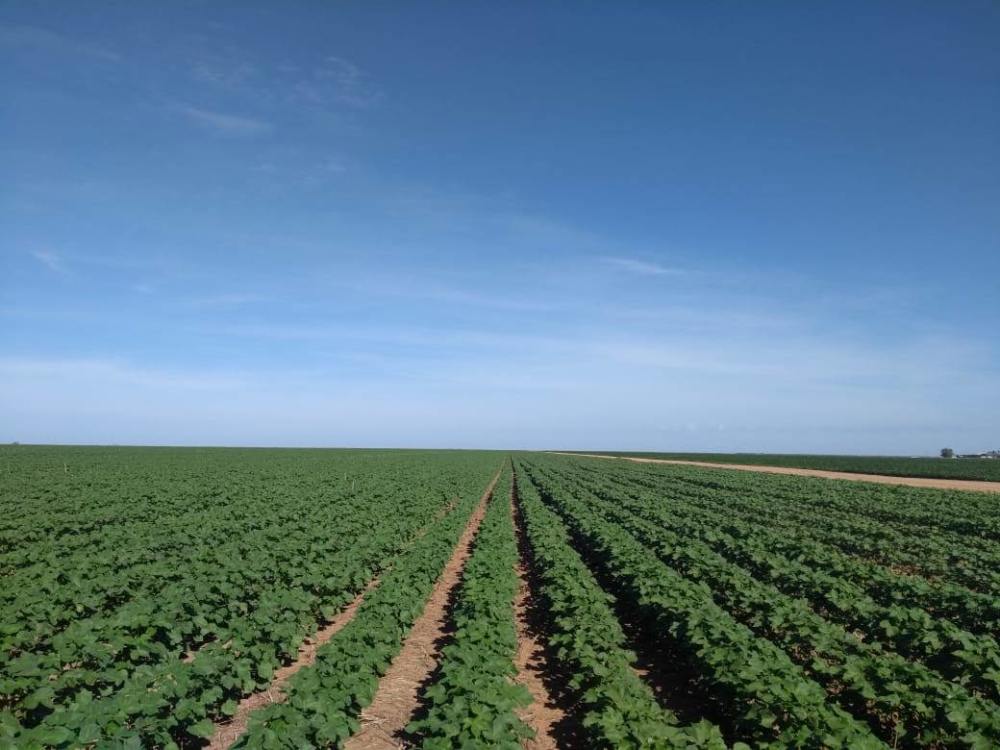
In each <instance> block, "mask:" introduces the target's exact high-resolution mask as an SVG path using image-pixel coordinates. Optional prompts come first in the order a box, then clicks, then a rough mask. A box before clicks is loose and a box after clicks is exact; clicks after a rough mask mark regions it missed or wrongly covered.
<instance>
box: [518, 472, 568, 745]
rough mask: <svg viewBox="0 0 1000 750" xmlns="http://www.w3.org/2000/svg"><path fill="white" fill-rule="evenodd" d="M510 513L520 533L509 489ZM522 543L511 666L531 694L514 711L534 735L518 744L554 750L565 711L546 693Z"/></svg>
mask: <svg viewBox="0 0 1000 750" xmlns="http://www.w3.org/2000/svg"><path fill="white" fill-rule="evenodd" d="M510 502H511V513H512V514H513V516H514V524H515V527H516V528H518V530H520V523H519V522H520V518H518V515H517V513H516V512H515V509H514V497H513V488H511V498H510ZM518 537H519V541H520V542H521V543H522V550H521V551H522V555H521V560H520V561H519V562H518V565H517V576H518V578H519V579H520V585H519V586H518V589H517V594H516V596H515V597H514V622H515V623H516V625H517V654H516V655H515V658H514V666H516V667H517V677H516V680H517V682H519V683H520V684H522V685H524V687H525V688H527V689H528V692H529V693H531V705H530V706H525V707H524V708H523V709H521V710H520V711H519V712H518V716H519V717H520V719H521V721H523V722H524V723H525V724H527V725H528V726H529V727H531V728H532V729H533V730H534V732H535V736H534V737H533V738H531V739H527V740H525V741H524V742H522V745H523V747H525V748H526V750H556V748H558V747H559V744H558V743H557V742H556V733H557V729H556V728H557V727H558V726H560V725H562V724H564V722H565V720H566V711H565V710H564V709H563V708H562V707H561V706H559V705H557V703H556V701H555V700H554V699H553V697H552V696H551V695H550V694H549V689H548V686H547V685H546V682H547V680H550V679H551V671H550V670H549V669H548V665H547V654H546V653H545V648H544V645H543V641H542V639H541V638H539V635H540V634H539V632H538V626H537V623H536V622H535V619H536V618H534V617H532V613H531V611H530V608H529V599H530V598H531V597H532V594H531V588H530V585H529V582H528V563H527V560H526V559H525V554H524V549H523V536H522V535H521V534H519V535H518Z"/></svg>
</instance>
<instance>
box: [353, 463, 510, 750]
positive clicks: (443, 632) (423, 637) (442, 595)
mask: <svg viewBox="0 0 1000 750" xmlns="http://www.w3.org/2000/svg"><path fill="white" fill-rule="evenodd" d="M499 478H500V472H497V474H496V475H495V476H494V477H493V480H492V481H491V482H490V484H489V486H488V487H487V488H486V491H485V492H484V493H483V496H482V497H481V498H480V500H479V505H478V506H476V509H475V511H473V513H472V515H471V516H470V518H469V522H468V524H467V525H466V527H465V530H464V531H463V532H462V536H461V537H460V538H459V540H458V544H457V545H455V550H454V552H453V553H452V555H451V558H450V559H449V560H448V562H447V564H446V565H445V567H444V570H443V571H442V572H441V575H440V577H439V578H438V580H437V582H436V583H435V584H434V588H433V590H432V591H431V595H430V597H429V598H428V599H427V602H426V604H425V605H424V609H423V612H421V614H420V617H419V618H417V621H416V622H415V623H414V624H413V627H412V628H411V629H410V632H409V634H408V635H407V636H406V640H405V641H404V642H403V647H402V649H401V650H400V652H399V653H398V654H397V655H396V658H395V659H393V661H392V664H391V665H390V666H389V670H388V671H387V672H386V673H385V674H384V675H383V676H382V678H381V679H380V680H379V684H378V689H377V690H376V692H375V698H374V700H373V701H372V702H371V705H369V706H368V707H367V708H366V709H365V710H364V711H362V712H361V729H360V730H359V731H358V732H357V734H355V735H354V736H353V737H351V738H350V739H349V740H348V741H347V742H346V743H345V745H344V747H345V748H346V750H397V749H398V748H400V747H407V746H408V743H409V738H407V737H406V735H405V730H406V725H407V724H409V723H410V721H411V720H412V719H413V718H414V716H415V715H416V714H417V712H418V710H419V709H420V694H421V692H422V691H423V688H424V687H425V686H426V685H427V684H428V682H429V681H430V679H431V677H432V675H433V672H434V670H435V669H436V668H437V664H438V661H439V658H440V652H441V648H442V647H443V646H444V644H445V642H446V640H447V637H448V622H449V618H448V613H449V611H450V603H451V602H452V600H453V598H454V594H455V591H456V589H457V587H458V584H459V582H460V580H461V576H462V571H463V569H464V568H465V563H466V561H467V560H468V559H469V555H470V554H471V552H472V542H473V540H474V539H475V537H476V534H477V532H478V531H479V526H480V524H482V521H483V517H484V516H485V515H486V506H487V504H488V502H489V499H490V497H491V495H492V494H493V488H494V487H495V486H496V483H497V480H498V479H499Z"/></svg>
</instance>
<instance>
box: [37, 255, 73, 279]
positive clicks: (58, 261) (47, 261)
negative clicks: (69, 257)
mask: <svg viewBox="0 0 1000 750" xmlns="http://www.w3.org/2000/svg"><path fill="white" fill-rule="evenodd" d="M31 257H32V258H34V259H35V260H37V261H38V262H39V263H41V264H42V265H43V266H45V267H46V268H48V269H49V270H50V271H52V272H53V273H59V274H65V273H68V269H67V268H66V265H65V264H64V263H63V261H62V258H60V257H59V256H58V255H56V254H55V253H54V252H52V251H51V250H32V251H31Z"/></svg>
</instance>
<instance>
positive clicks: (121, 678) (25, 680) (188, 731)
mask: <svg viewBox="0 0 1000 750" xmlns="http://www.w3.org/2000/svg"><path fill="white" fill-rule="evenodd" d="M494 460H495V459H494ZM435 463H436V462H431V463H430V464H429V465H428V464H424V463H421V464H419V465H410V466H405V465H400V466H398V467H397V469H398V471H399V477H398V479H396V480H394V479H392V478H391V475H390V477H389V478H387V477H385V476H384V475H383V477H382V479H381V482H382V485H381V486H382V488H383V489H384V490H385V491H386V492H385V494H384V495H382V494H380V493H375V492H373V493H372V494H369V495H368V496H367V497H366V496H353V495H349V496H347V497H345V498H344V500H342V501H337V502H333V503H332V504H331V505H326V504H324V503H322V502H317V503H310V502H309V498H308V497H303V496H298V497H296V496H295V495H294V494H292V495H291V496H290V497H288V498H287V499H286V500H285V501H284V502H281V503H279V504H277V506H276V507H275V508H273V509H268V508H267V507H266V506H267V502H268V498H267V497H266V496H265V497H263V498H250V500H251V501H253V502H252V503H251V505H252V506H253V507H254V508H255V509H257V510H258V511H260V517H259V518H258V520H257V525H258V527H259V528H258V529H257V530H256V531H255V532H254V533H246V534H236V535H233V534H228V535H227V534H225V533H222V531H220V528H219V525H218V524H206V525H204V526H203V527H202V528H191V529H190V530H189V532H188V533H189V537H190V541H191V544H190V547H189V554H190V555H191V559H190V560H189V561H188V562H187V563H186V564H184V565H181V566H175V567H178V568H179V569H178V570H177V573H176V576H177V578H176V581H173V582H171V583H170V584H169V585H167V586H165V587H164V588H163V589H162V590H161V591H159V592H151V593H150V594H147V595H143V596H140V597H138V598H136V599H134V600H130V601H126V602H124V603H122V604H120V605H119V606H117V607H115V608H112V609H110V610H108V611H106V612H102V613H101V614H100V615H99V616H92V617H83V618H81V619H79V620H73V621H71V622H70V624H69V625H68V626H67V627H66V628H65V629H64V630H63V631H62V632H55V633H54V634H53V635H52V636H50V637H48V638H44V639H41V640H40V641H39V642H38V643H39V645H38V646H36V648H34V649H33V650H32V651H14V653H11V652H7V653H5V654H4V655H3V656H4V661H3V662H2V665H0V666H2V671H0V688H2V689H0V695H2V700H3V702H4V705H3V708H4V709H5V710H4V711H3V713H0V737H4V736H6V737H7V738H9V739H11V740H12V741H14V742H15V744H16V745H17V746H19V747H33V746H41V745H46V746H60V745H68V746H75V745H78V744H82V743H86V742H92V741H98V740H101V741H114V742H117V743H120V744H127V743H130V742H133V741H138V742H140V743H143V744H156V745H158V746H164V747H170V746H174V745H176V744H181V745H185V744H191V743H193V742H196V741H197V740H196V738H198V737H203V736H205V735H206V734H207V733H208V732H210V731H211V729H212V723H211V720H212V719H218V718H219V717H221V716H224V715H225V714H226V713H228V712H231V711H232V710H233V709H234V708H235V701H236V700H238V699H239V698H240V697H242V696H243V695H246V694H247V693H249V692H252V691H254V690H256V689H259V688H261V687H264V686H266V685H267V684H268V683H269V682H270V679H271V676H272V674H273V672H274V669H275V668H276V667H277V666H279V665H280V664H281V663H282V662H285V661H287V660H288V659H290V658H291V657H293V656H294V655H295V653H296V651H297V649H298V646H299V644H300V643H301V642H302V640H303V638H304V637H305V636H306V635H308V633H309V631H310V629H311V628H313V627H315V625H316V623H317V621H320V622H321V621H323V620H324V619H326V618H328V617H330V616H331V615H332V614H333V613H335V612H336V611H337V610H339V609H340V608H341V607H342V606H343V604H344V603H346V602H347V601H349V600H350V599H351V598H353V596H354V595H355V594H356V593H357V592H358V591H360V590H361V589H362V588H363V587H364V586H365V585H366V583H367V582H368V581H369V580H371V578H372V576H373V575H374V574H375V573H376V572H377V571H378V570H379V569H381V568H383V567H384V566H385V564H387V562H388V561H389V560H390V559H391V557H392V555H393V554H395V553H396V552H398V551H399V550H400V549H402V548H403V547H404V546H405V545H406V543H407V540H408V539H410V538H412V537H413V536H414V535H415V533H416V532H417V531H418V529H419V528H420V526H423V525H425V524H427V523H428V522H430V521H431V519H432V517H433V515H434V514H435V512H436V511H438V510H439V509H440V508H442V506H443V505H445V502H446V500H447V499H448V497H449V496H451V495H452V494H453V493H455V494H461V495H464V496H467V497H473V496H478V493H479V490H481V486H482V482H483V480H484V477H485V471H484V469H485V468H486V462H485V460H484V459H483V457H480V458H479V459H478V460H476V461H472V462H469V463H468V465H464V466H463V465H461V462H460V463H459V465H457V466H456V465H454V464H453V463H452V462H446V463H444V464H442V465H437V466H435ZM494 465H495V464H494ZM337 468H342V466H341V467H337ZM425 472H426V474H425ZM435 475H436V476H435ZM321 476H322V475H321ZM327 476H329V475H327ZM424 476H426V477H427V478H426V480H425V479H424V478H423V477H424ZM407 477H408V478H409V479H410V480H414V481H413V483H412V485H411V486H410V487H408V488H407V487H406V486H405V484H404V482H405V480H406V478H407ZM337 478H338V479H340V477H337ZM397 481H398V482H399V484H398V485H396V482H397ZM425 481H426V482H427V483H426V484H425ZM289 484H292V483H289ZM359 484H360V483H359ZM331 485H332V486H336V483H335V480H334V481H331ZM394 485H395V486H394ZM327 491H330V490H329V489H328V490H327ZM272 494H273V493H272ZM366 494H367V493H366ZM400 497H407V498H408V502H407V503H406V506H405V508H406V509H405V512H399V510H400V507H401V506H400V502H399V499H400ZM148 512H149V510H148V509H147V513H148ZM216 512H217V514H218V515H220V516H224V515H225V510H224V509H221V508H217V509H216ZM220 523H221V522H220ZM224 528H225V527H224V524H223V529H224ZM202 531H204V532H205V533H204V534H202V535H200V536H199V534H200V533H201V532H202ZM142 541H143V539H142V538H138V539H136V541H135V543H136V544H141V543H142ZM171 565H173V564H172V563H171ZM4 583H6V581H4ZM4 624H5V625H6V624H8V623H7V621H6V620H5V622H4Z"/></svg>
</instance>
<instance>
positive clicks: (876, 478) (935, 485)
mask: <svg viewBox="0 0 1000 750" xmlns="http://www.w3.org/2000/svg"><path fill="white" fill-rule="evenodd" d="M548 452H549V453H554V454H556V455H559V456H586V457H588V458H611V459H614V458H617V459H623V460H625V461H634V462H636V463H640V464H679V465H681V466H702V467H705V468H707V469H735V470H737V471H758V472H764V473H766V474H795V475H797V476H802V477H820V478H821V479H847V480H850V481H853V482H874V483H875V484H896V485H904V486H907V487H924V488H929V489H935V490H968V491H970V492H997V493H1000V482H983V481H977V480H973V479H931V478H929V477H893V476H889V475H887V474H855V473H853V472H849V471H826V470H825V469H799V468H795V467H791V466H753V465H750V464H716V463H710V462H708V461H678V460H674V459H669V458H638V457H635V456H606V455H599V454H597V453H564V452H562V451H548Z"/></svg>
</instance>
